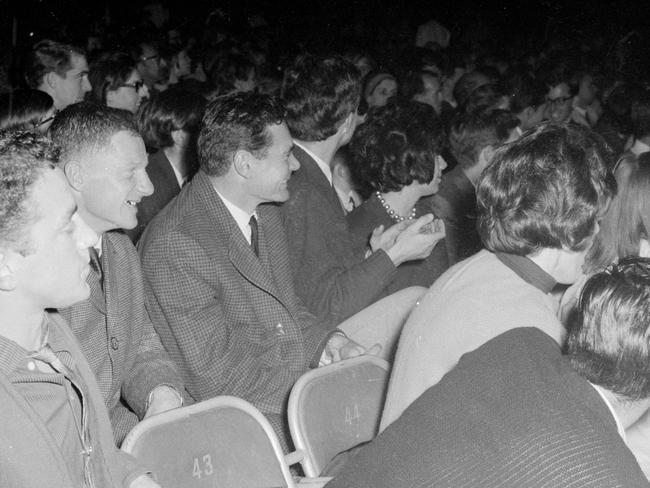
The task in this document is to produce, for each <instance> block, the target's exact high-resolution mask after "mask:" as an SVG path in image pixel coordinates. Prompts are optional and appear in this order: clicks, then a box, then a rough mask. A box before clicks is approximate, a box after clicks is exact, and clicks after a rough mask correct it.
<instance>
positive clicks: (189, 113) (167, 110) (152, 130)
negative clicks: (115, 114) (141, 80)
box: [136, 88, 207, 152]
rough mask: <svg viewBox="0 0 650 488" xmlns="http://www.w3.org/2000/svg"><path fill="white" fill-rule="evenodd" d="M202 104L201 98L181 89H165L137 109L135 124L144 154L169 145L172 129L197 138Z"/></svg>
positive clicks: (201, 115)
mask: <svg viewBox="0 0 650 488" xmlns="http://www.w3.org/2000/svg"><path fill="white" fill-rule="evenodd" d="M206 104H207V101H206V100H205V98H203V97H202V96H201V95H199V94H197V93H192V92H190V91H187V90H183V89H182V88H169V89H167V90H165V91H164V92H162V93H159V94H158V95H156V96H155V97H153V98H150V99H148V100H145V101H144V102H143V103H142V104H140V107H139V108H138V112H137V114H136V123H137V126H138V131H139V132H140V135H141V136H142V138H143V139H144V143H145V146H147V151H149V152H154V151H157V150H158V149H163V148H165V147H171V146H173V145H174V139H173V138H172V132H173V131H175V130H183V131H185V132H188V133H190V134H193V135H195V136H196V135H198V132H199V125H200V124H201V118H202V117H203V112H204V111H205V106H206Z"/></svg>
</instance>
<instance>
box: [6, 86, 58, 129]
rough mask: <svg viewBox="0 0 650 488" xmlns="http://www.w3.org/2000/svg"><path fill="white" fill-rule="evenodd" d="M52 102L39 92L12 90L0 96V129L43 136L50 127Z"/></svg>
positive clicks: (46, 95) (54, 110)
mask: <svg viewBox="0 0 650 488" xmlns="http://www.w3.org/2000/svg"><path fill="white" fill-rule="evenodd" d="M55 115H56V109H55V108H54V100H52V97H51V96H49V95H48V94H47V93H45V92H44V91H41V90H30V89H26V90H14V91H13V92H11V93H3V94H2V95H0V129H20V130H27V131H36V132H40V133H41V134H44V133H46V132H47V130H48V129H49V128H50V125H52V121H53V120H54V116H55Z"/></svg>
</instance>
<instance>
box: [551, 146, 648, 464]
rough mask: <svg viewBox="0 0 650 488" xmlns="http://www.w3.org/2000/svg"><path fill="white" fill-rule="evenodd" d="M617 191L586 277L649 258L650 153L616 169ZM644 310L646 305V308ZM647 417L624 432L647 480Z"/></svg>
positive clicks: (570, 302) (571, 296)
mask: <svg viewBox="0 0 650 488" xmlns="http://www.w3.org/2000/svg"><path fill="white" fill-rule="evenodd" d="M615 176H616V182H617V184H618V191H617V193H616V196H615V197H614V198H613V199H612V201H611V203H610V205H609V207H608V209H607V212H606V213H605V215H604V216H603V218H602V219H601V220H600V230H599V232H598V234H597V235H596V237H595V239H594V243H593V245H592V246H591V249H590V250H589V252H588V254H587V257H586V259H585V266H584V268H583V270H584V272H585V273H586V274H587V276H590V275H592V274H594V273H597V272H599V271H602V270H603V269H605V268H606V267H607V266H608V265H610V264H611V263H615V262H617V261H619V260H620V259H622V258H624V257H627V256H641V257H650V153H643V154H640V155H639V156H634V155H633V154H632V153H628V154H626V156H624V157H623V158H622V159H621V160H620V161H619V162H618V165H617V167H616V173H615ZM583 283H584V280H582V281H581V282H580V283H579V284H576V285H575V286H574V287H572V288H570V289H569V290H568V291H567V294H566V295H568V296H565V297H564V298H563V302H564V305H563V311H564V315H565V318H564V322H565V324H566V325H567V326H571V325H572V324H573V323H575V322H574V321H575V319H576V318H577V317H576V316H575V315H573V314H571V313H568V312H566V310H573V309H575V305H576V299H575V297H577V296H578V294H579V292H580V290H581V288H582V284H583ZM646 306H647V305H646ZM649 435H650V415H648V414H646V415H644V416H643V417H642V418H641V419H640V420H639V421H637V422H636V423H635V424H634V425H632V427H630V428H629V429H627V430H626V437H627V445H628V447H629V448H630V450H631V451H632V452H633V453H634V455H635V456H636V458H637V461H638V462H639V465H640V466H641V469H642V470H643V471H644V473H645V474H646V476H650V446H649V445H648V441H647V440H648V436H649Z"/></svg>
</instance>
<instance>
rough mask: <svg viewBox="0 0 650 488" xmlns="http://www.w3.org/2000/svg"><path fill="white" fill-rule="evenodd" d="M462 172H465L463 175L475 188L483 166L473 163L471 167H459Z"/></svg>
mask: <svg viewBox="0 0 650 488" xmlns="http://www.w3.org/2000/svg"><path fill="white" fill-rule="evenodd" d="M460 169H461V171H462V172H463V173H465V176H466V177H467V179H468V180H469V182H470V183H471V184H472V186H473V187H474V188H476V185H477V183H478V180H479V178H480V177H481V173H482V172H483V168H482V167H481V165H480V164H475V165H474V166H472V167H471V168H463V167H461V168H460Z"/></svg>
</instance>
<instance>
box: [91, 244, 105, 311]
mask: <svg viewBox="0 0 650 488" xmlns="http://www.w3.org/2000/svg"><path fill="white" fill-rule="evenodd" d="M88 252H89V254H90V269H91V272H90V275H89V276H88V285H89V286H90V301H91V302H92V303H94V304H95V307H97V309H98V310H99V311H100V312H102V313H106V295H104V271H103V270H102V264H101V261H100V259H99V254H98V253H97V249H95V248H94V247H89V248H88Z"/></svg>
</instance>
